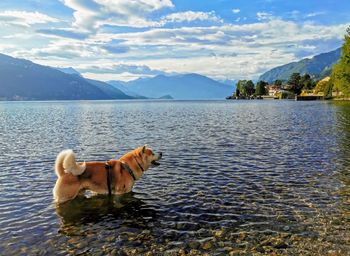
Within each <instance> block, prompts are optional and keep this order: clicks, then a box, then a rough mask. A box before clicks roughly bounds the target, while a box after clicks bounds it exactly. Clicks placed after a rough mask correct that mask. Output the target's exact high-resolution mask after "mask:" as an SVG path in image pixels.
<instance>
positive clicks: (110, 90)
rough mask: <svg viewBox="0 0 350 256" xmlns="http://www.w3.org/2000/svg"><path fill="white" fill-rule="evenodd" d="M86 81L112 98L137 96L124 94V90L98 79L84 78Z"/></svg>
mask: <svg viewBox="0 0 350 256" xmlns="http://www.w3.org/2000/svg"><path fill="white" fill-rule="evenodd" d="M85 80H86V81H88V82H89V83H90V84H93V85H95V86H96V87H97V88H99V89H100V90H101V91H103V92H104V93H105V94H107V95H108V96H109V97H111V98H113V99H135V98H138V97H133V96H130V95H127V94H125V93H124V92H122V91H121V90H119V89H117V88H115V87H113V86H112V85H110V84H108V83H105V82H101V81H98V80H92V79H87V78H86V79H85Z"/></svg>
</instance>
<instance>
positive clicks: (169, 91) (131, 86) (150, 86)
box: [108, 73, 234, 100]
mask: <svg viewBox="0 0 350 256" xmlns="http://www.w3.org/2000/svg"><path fill="white" fill-rule="evenodd" d="M108 83H110V84H112V85H114V86H117V88H119V89H120V90H122V91H124V92H125V93H130V92H132V93H134V94H129V95H142V96H145V97H147V98H170V97H172V98H174V99H179V100H192V99H194V100H198V99H224V98H225V97H226V96H227V95H231V94H232V92H233V90H234V86H229V85H226V84H223V83H220V82H218V81H215V80H213V79H210V78H209V77H206V76H202V75H199V74H194V73H192V74H182V75H173V76H165V75H158V76H155V77H152V78H140V79H136V80H132V81H129V82H127V83H123V84H121V83H120V82H118V81H109V82H108ZM123 88H125V89H126V90H127V91H126V90H125V89H123Z"/></svg>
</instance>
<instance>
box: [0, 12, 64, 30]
mask: <svg viewBox="0 0 350 256" xmlns="http://www.w3.org/2000/svg"><path fill="white" fill-rule="evenodd" d="M50 22H59V20H57V19H56V18H53V17H50V16H48V15H46V14H43V13H40V12H26V11H3V12H0V24H4V25H18V26H23V27H30V26H31V25H33V24H42V23H50Z"/></svg>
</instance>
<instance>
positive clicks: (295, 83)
mask: <svg viewBox="0 0 350 256" xmlns="http://www.w3.org/2000/svg"><path fill="white" fill-rule="evenodd" d="M269 86H275V87H279V88H280V89H283V90H286V91H290V92H291V93H293V94H297V95H299V94H300V93H301V91H302V90H312V89H313V88H315V86H316V81H315V80H314V79H312V77H311V76H310V75H309V74H304V75H300V73H293V74H292V75H291V76H290V77H289V79H288V81H286V82H284V81H282V80H276V81H275V82H274V83H273V84H272V85H269V83H268V82H265V81H258V82H257V83H256V84H254V82H253V81H252V80H239V81H238V82H237V84H236V92H235V93H234V95H233V96H234V97H239V98H252V97H254V96H256V97H258V96H263V95H268V94H269V91H268V87H269Z"/></svg>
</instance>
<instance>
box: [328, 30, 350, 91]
mask: <svg viewBox="0 0 350 256" xmlns="http://www.w3.org/2000/svg"><path fill="white" fill-rule="evenodd" d="M328 87H329V88H326V89H328V90H329V91H331V92H332V91H333V92H341V93H342V94H343V96H345V97H350V26H349V27H348V28H347V30H346V34H345V38H344V43H343V46H342V54H341V56H340V59H339V62H338V63H337V64H335V65H334V66H333V68H332V73H331V79H330V80H329V85H328Z"/></svg>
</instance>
